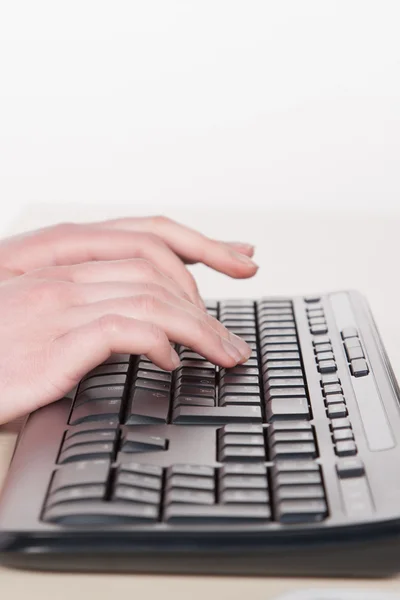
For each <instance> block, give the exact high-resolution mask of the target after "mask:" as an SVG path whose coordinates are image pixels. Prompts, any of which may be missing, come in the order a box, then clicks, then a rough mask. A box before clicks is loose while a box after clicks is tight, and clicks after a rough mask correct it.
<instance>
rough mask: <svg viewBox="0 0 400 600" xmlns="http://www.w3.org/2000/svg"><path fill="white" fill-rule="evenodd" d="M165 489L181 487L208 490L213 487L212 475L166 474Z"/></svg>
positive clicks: (211, 489)
mask: <svg viewBox="0 0 400 600" xmlns="http://www.w3.org/2000/svg"><path fill="white" fill-rule="evenodd" d="M166 487H167V489H172V488H182V489H187V490H209V491H213V490H214V489H215V481H214V477H202V476H200V477H197V476H195V475H174V474H172V475H168V477H167V483H166Z"/></svg>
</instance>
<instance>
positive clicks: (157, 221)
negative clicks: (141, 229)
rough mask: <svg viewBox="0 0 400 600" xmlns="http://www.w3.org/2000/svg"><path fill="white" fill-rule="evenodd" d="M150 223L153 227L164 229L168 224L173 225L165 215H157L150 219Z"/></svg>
mask: <svg viewBox="0 0 400 600" xmlns="http://www.w3.org/2000/svg"><path fill="white" fill-rule="evenodd" d="M150 221H151V223H152V225H155V226H156V227H163V226H165V225H167V224H168V223H171V219H169V218H168V217H166V216H165V215H155V216H154V217H150Z"/></svg>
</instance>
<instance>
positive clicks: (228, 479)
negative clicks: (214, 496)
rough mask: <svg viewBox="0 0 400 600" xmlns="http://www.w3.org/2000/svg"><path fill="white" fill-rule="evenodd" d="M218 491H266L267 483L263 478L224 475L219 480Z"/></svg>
mask: <svg viewBox="0 0 400 600" xmlns="http://www.w3.org/2000/svg"><path fill="white" fill-rule="evenodd" d="M219 487H220V490H221V491H223V490H232V489H234V490H266V489H267V488H268V481H267V478H266V477H265V476H261V475H260V476H257V475H225V477H222V478H220V480H219Z"/></svg>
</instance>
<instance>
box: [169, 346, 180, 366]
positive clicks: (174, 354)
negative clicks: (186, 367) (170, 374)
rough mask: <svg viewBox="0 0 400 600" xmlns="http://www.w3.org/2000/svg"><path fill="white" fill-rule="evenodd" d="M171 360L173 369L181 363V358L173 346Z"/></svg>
mask: <svg viewBox="0 0 400 600" xmlns="http://www.w3.org/2000/svg"><path fill="white" fill-rule="evenodd" d="M171 362H172V364H173V365H174V369H177V368H178V367H179V366H180V364H181V360H180V358H179V356H178V354H177V352H175V350H174V349H173V348H171Z"/></svg>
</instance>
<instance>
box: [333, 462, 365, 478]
mask: <svg viewBox="0 0 400 600" xmlns="http://www.w3.org/2000/svg"><path fill="white" fill-rule="evenodd" d="M336 471H337V474H338V475H339V477H340V479H347V478H349V477H363V476H364V475H365V468H364V463H363V462H362V460H360V459H359V458H342V459H341V460H339V461H338V462H337V463H336Z"/></svg>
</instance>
